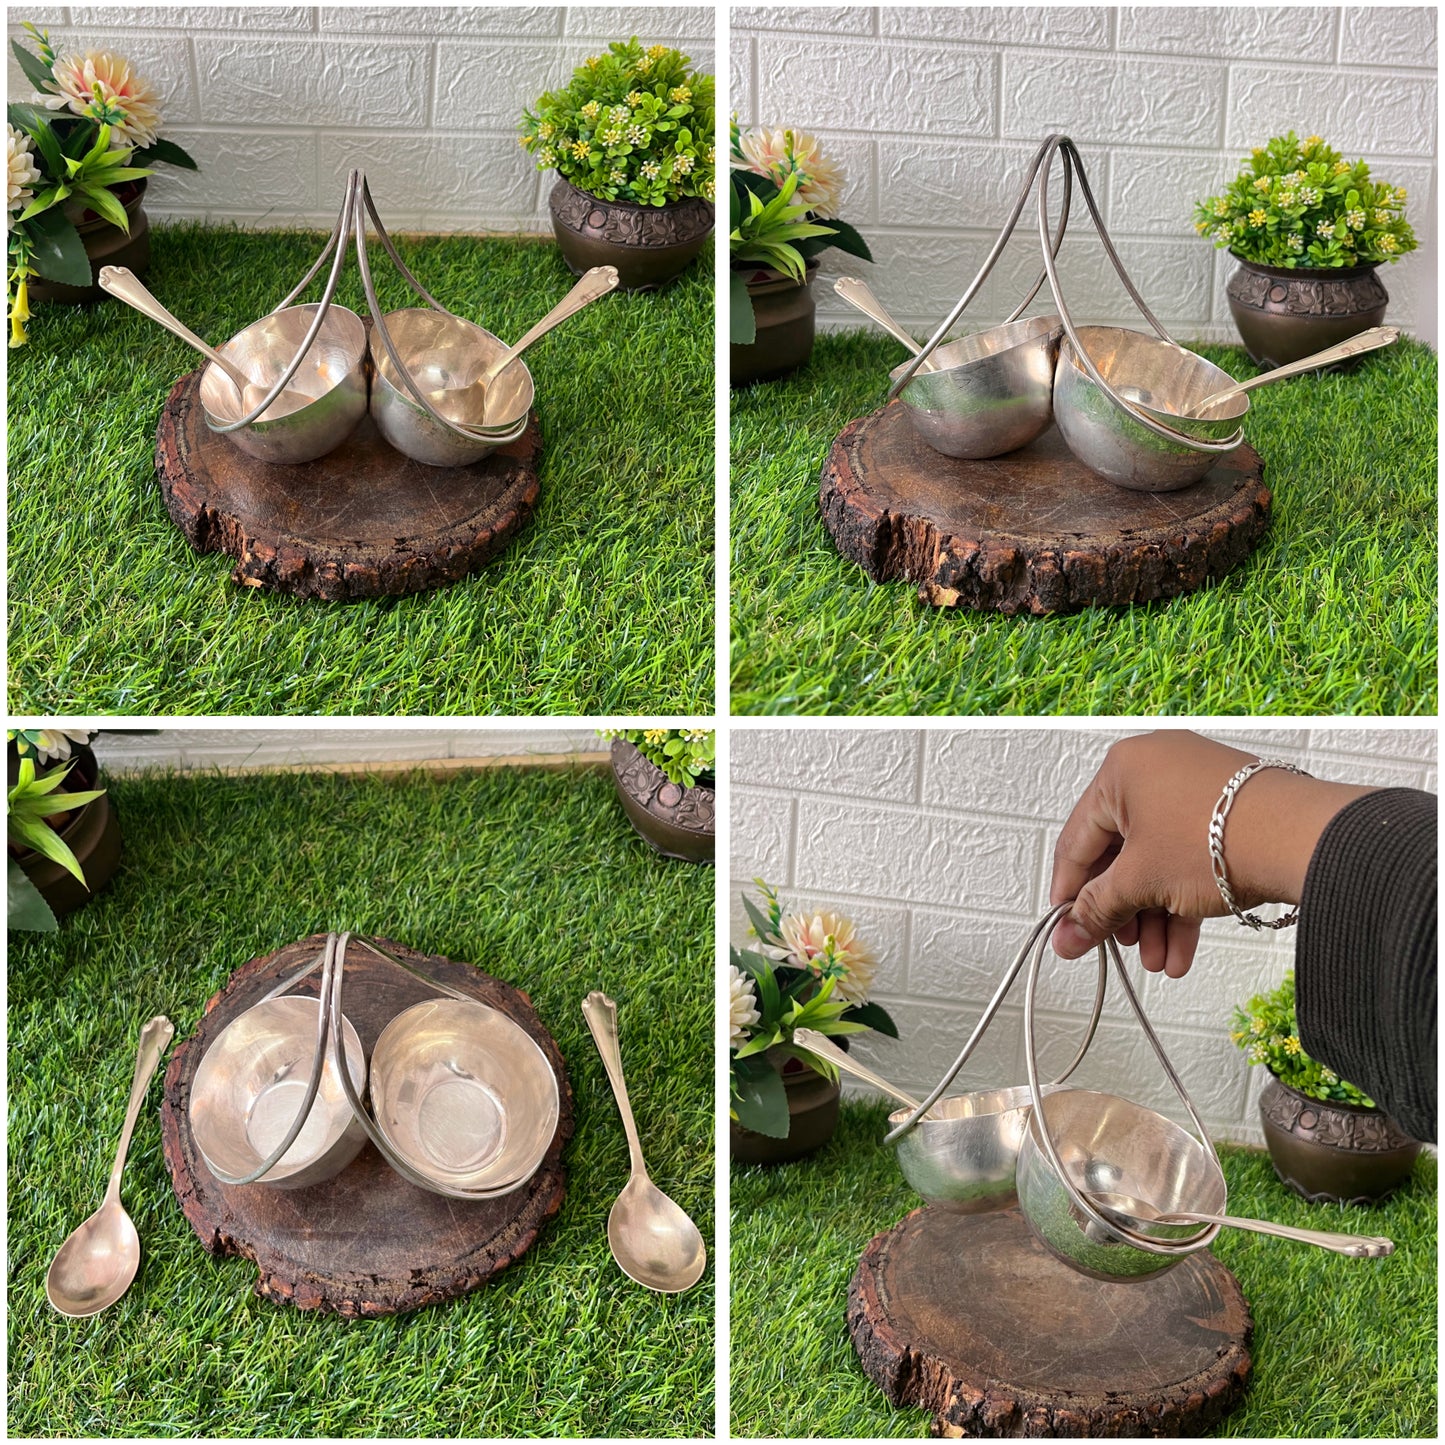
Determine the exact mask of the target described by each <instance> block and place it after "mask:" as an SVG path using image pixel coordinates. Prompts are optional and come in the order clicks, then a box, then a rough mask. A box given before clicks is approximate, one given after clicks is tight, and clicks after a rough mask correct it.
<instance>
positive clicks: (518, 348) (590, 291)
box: [481, 266, 618, 386]
mask: <svg viewBox="0 0 1445 1445" xmlns="http://www.w3.org/2000/svg"><path fill="white" fill-rule="evenodd" d="M617 281H618V276H617V267H616V266H594V267H593V268H592V269H591V270H590V271H584V272H583V273H582V276H581V279H580V280H579V281H578V282H577V284H576V285H575V286H574V287H573V288H572V289H571V290H570V291H569V292H568V293H567V294H566V295H565V296H564V297H563V298H562V299H561V300H560V301H559V302H558V303H557V304H556V305H555V306H554V307H553V308H552V309H551V310H550V311H549V312H548V313H547V314H546V315H545V316H544V317H543V318H542V319H541V320H540V321H539V322H538V323H537V324H536V325H535V326H534V327H532V329H531V330H530V331H528V332H527V333H526V335H525V336H523V337H522V339H521V340H520V341H519V342H518V343H517V344H516V345H515V346H514V347H512V349H511V350H510V351H508V352H506V353H504V354H503V355H501V356H499V357H498V358H497V359H496V360H495V361H494V362H493V363H492V364H491V365H490V366H489V367H488V368H487V369H486V371H484V372H483V373H482V378H481V379H482V381H483V382H485V383H486V384H487V385H489V386H490V385H491V383H492V382H494V381H495V380H496V379H497V377H499V376H500V375H501V374H502V372H504V371H505V370H506V369H507V367H509V366H510V365H511V364H512V362H514V361H515V360H516V359H517V357H519V356H520V355H521V354H522V352H524V351H525V350H526V349H527V348H528V347H529V346H530V345H531V344H532V343H533V342H534V341H537V340H539V339H540V338H541V337H543V336H545V335H546V334H547V333H548V332H549V331H550V330H551V329H552V328H553V327H554V326H560V325H561V324H562V323H563V322H564V321H566V320H567V319H568V318H569V317H571V316H575V315H576V314H577V313H578V312H579V311H580V310H581V309H582V308H583V307H584V306H590V305H591V304H592V303H593V302H594V301H598V300H600V299H601V298H602V297H603V296H605V295H607V293H608V292H609V291H612V290H615V289H616V287H617Z"/></svg>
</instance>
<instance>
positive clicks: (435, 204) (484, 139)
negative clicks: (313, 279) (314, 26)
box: [321, 133, 541, 319]
mask: <svg viewBox="0 0 1445 1445" xmlns="http://www.w3.org/2000/svg"><path fill="white" fill-rule="evenodd" d="M353 166H360V167H361V169H362V170H364V171H365V172H366V173H367V177H368V179H369V180H370V183H371V190H372V195H373V197H374V198H375V200H376V205H377V209H378V210H379V211H380V212H381V218H382V220H383V221H385V223H386V226H387V229H388V230H393V229H395V230H403V231H404V230H414V229H418V218H419V217H422V216H427V217H435V218H445V217H450V218H451V220H452V222H453V224H455V225H458V226H464V227H466V228H468V229H472V230H477V229H482V228H487V229H497V230H514V229H517V228H519V227H522V226H525V225H528V224H530V225H531V226H533V227H535V226H537V225H539V224H541V218H539V217H537V216H536V213H535V207H534V198H535V196H536V176H537V172H536V171H535V170H534V169H533V168H532V164H531V158H530V157H529V156H527V155H526V153H525V152H523V150H522V149H521V147H520V146H518V144H517V142H516V139H515V137H514V136H511V135H504V136H497V135H485V136H467V137H466V138H465V139H463V138H461V137H458V136H447V135H434V134H422V135H419V136H416V137H414V138H413V140H412V141H411V142H410V144H409V145H408V147H407V164H406V165H405V166H398V165H397V156H396V137H395V136H393V135H357V134H355V133H351V134H347V135H324V136H322V138H321V175H322V177H323V193H324V195H325V196H327V197H330V196H335V197H336V201H337V203H339V202H340V198H341V194H342V191H343V190H344V188H345V186H346V177H347V173H348V172H349V171H350V169H351V168H352V167H353ZM377 264H381V265H389V264H390V263H389V262H386V261H385V260H384V259H380V260H379V261H378V262H377ZM422 284H423V285H427V283H426V281H425V280H423V282H422ZM428 289H430V287H429V286H428ZM437 299H438V300H439V301H441V302H442V303H443V304H444V305H451V306H456V307H460V308H461V309H462V311H463V313H464V314H467V315H471V314H472V313H471V312H469V311H467V303H466V300H465V298H463V297H452V298H451V299H450V300H448V299H447V298H445V297H443V296H440V295H438V297H437ZM473 319H480V318H475V317H474V318H473Z"/></svg>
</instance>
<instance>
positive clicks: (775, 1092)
mask: <svg viewBox="0 0 1445 1445" xmlns="http://www.w3.org/2000/svg"><path fill="white" fill-rule="evenodd" d="M732 1081H733V1100H734V1107H735V1111H736V1113H737V1116H738V1123H739V1124H741V1125H742V1126H743V1127H744V1128H745V1129H751V1130H752V1131H753V1132H754V1133H755V1134H766V1135H767V1136H768V1137H769V1138H770V1139H786V1138H787V1137H788V1127H789V1124H790V1123H791V1120H790V1119H789V1118H788V1093H787V1090H786V1089H785V1088H784V1087H783V1081H782V1078H781V1077H780V1076H779V1074H778V1071H777V1070H776V1069H775V1068H773V1066H772V1065H771V1064H770V1063H768V1062H767V1061H766V1060H765V1059H762V1058H755V1059H743V1060H742V1061H741V1062H735V1063H734V1064H733V1071H732Z"/></svg>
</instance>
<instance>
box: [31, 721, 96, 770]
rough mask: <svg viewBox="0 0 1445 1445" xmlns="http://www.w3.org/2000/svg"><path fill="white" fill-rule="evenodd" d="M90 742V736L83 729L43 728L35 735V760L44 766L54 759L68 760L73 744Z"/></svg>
mask: <svg viewBox="0 0 1445 1445" xmlns="http://www.w3.org/2000/svg"><path fill="white" fill-rule="evenodd" d="M89 741H90V734H89V732H87V731H85V730H84V729H83V728H82V729H81V730H79V731H76V729H74V728H41V729H40V731H39V732H38V733H36V735H35V759H36V761H37V762H39V763H41V764H42V765H43V764H45V763H48V762H50V761H51V760H52V759H55V760H59V759H62V758H68V757H69V756H70V745H71V743H82V744H83V743H88V742H89Z"/></svg>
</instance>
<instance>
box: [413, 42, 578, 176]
mask: <svg viewBox="0 0 1445 1445" xmlns="http://www.w3.org/2000/svg"><path fill="white" fill-rule="evenodd" d="M581 59H582V57H581V56H580V55H577V54H575V53H574V52H573V51H572V50H570V49H568V48H567V47H566V46H564V45H562V44H560V43H558V44H551V43H544V42H537V43H535V44H530V43H517V44H509V45H506V46H503V47H498V46H497V45H485V44H474V43H470V42H463V41H454V40H443V41H440V42H439V43H438V45H437V75H436V98H435V100H434V101H433V111H432V119H433V123H434V124H435V125H436V126H437V127H438V128H439V129H454V130H493V129H495V130H508V131H515V127H516V125H517V122H518V120H519V119H520V117H521V114H522V111H523V109H524V108H525V107H527V106H530V105H531V104H532V103H533V102H534V101H535V100H536V99H537V97H538V96H539V95H541V94H542V93H543V92H544V91H547V90H552V89H556V88H559V87H561V86H564V85H566V84H567V82H568V80H569V79H570V78H571V76H572V71H573V69H574V68H575V67H576V65H577V64H578V63H579V62H580V61H581ZM513 144H515V142H513ZM519 150H520V148H519Z"/></svg>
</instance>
